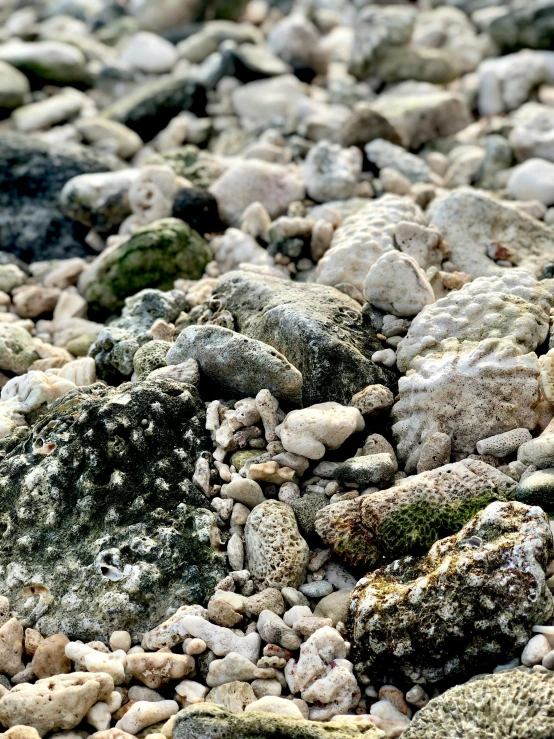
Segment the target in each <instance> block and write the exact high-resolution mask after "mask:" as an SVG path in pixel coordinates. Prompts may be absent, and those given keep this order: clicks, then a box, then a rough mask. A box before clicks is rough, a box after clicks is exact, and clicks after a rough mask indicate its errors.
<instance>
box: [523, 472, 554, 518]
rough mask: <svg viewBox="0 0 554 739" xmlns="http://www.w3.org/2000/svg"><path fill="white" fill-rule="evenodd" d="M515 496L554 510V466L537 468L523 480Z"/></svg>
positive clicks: (546, 509) (531, 503) (529, 503)
mask: <svg viewBox="0 0 554 739" xmlns="http://www.w3.org/2000/svg"><path fill="white" fill-rule="evenodd" d="M514 498H515V499H516V500H519V501H521V502H522V503H527V505H539V506H540V507H541V508H543V509H544V510H545V511H554V467H552V468H550V469H545V470H537V471H536V472H533V473H532V474H531V475H529V476H528V477H526V478H524V479H523V480H521V482H519V483H518V486H517V488H516V491H515V494H514Z"/></svg>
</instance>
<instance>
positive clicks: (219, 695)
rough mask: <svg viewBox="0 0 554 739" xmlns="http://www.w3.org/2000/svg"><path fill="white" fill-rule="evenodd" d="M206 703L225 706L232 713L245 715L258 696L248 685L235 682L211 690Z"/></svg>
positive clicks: (238, 681)
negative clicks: (247, 708) (245, 711)
mask: <svg viewBox="0 0 554 739" xmlns="http://www.w3.org/2000/svg"><path fill="white" fill-rule="evenodd" d="M206 701H207V702H208V703H215V704H217V705H218V706H223V708H226V709H227V710H228V711H230V712H231V713H243V712H244V710H245V709H246V707H247V706H248V705H249V704H250V703H254V702H255V701H256V695H255V693H254V691H253V690H252V688H251V687H250V685H249V684H248V683H245V682H241V681H240V680H233V681H232V682H230V683H224V684H223V685H218V687H217V688H213V689H212V690H210V692H209V693H208V695H207V696H206Z"/></svg>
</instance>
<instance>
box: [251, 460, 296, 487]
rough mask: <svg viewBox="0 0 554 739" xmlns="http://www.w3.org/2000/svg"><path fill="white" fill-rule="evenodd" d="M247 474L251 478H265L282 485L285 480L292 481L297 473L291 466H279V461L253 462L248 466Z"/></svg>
mask: <svg viewBox="0 0 554 739" xmlns="http://www.w3.org/2000/svg"><path fill="white" fill-rule="evenodd" d="M247 474H248V478H249V479H250V480H263V481H264V482H271V483H275V484H276V485H281V484H282V483H284V482H292V481H293V480H294V478H295V475H296V473H295V471H294V470H293V469H291V468H290V467H279V465H278V464H277V462H259V463H258V464H252V465H250V467H249V468H248V473H247Z"/></svg>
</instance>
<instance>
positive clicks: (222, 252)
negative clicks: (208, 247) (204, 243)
mask: <svg viewBox="0 0 554 739" xmlns="http://www.w3.org/2000/svg"><path fill="white" fill-rule="evenodd" d="M253 205H257V203H253ZM247 210H248V209H247ZM211 243H212V246H213V248H214V250H215V259H216V262H217V266H218V268H219V271H220V273H221V274H225V273H226V272H230V271H231V270H233V269H237V268H239V269H240V267H241V265H242V264H248V265H251V264H255V265H261V266H265V265H267V266H268V267H272V266H273V265H274V261H273V257H272V256H270V254H269V253H268V251H267V250H266V249H264V248H263V247H262V246H260V245H259V243H258V242H257V241H256V239H255V238H253V237H252V236H250V235H249V234H247V233H244V231H242V230H239V229H238V228H228V229H227V230H226V231H225V233H224V234H223V236H221V237H220V238H218V239H217V240H215V242H214V241H212V242H211Z"/></svg>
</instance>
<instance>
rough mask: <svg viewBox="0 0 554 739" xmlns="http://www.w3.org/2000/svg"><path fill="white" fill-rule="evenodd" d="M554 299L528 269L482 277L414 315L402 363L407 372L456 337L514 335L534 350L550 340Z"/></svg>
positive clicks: (479, 338)
mask: <svg viewBox="0 0 554 739" xmlns="http://www.w3.org/2000/svg"><path fill="white" fill-rule="evenodd" d="M552 302H553V298H552V295H551V293H550V292H549V291H548V290H546V289H545V288H544V287H543V285H542V284H541V283H540V282H537V281H535V280H534V279H533V278H532V277H531V276H530V275H529V274H528V273H527V272H525V271H524V270H521V269H511V270H508V271H505V272H504V273H502V274H500V275H498V276H496V275H494V276H492V275H491V276H490V277H479V278H478V279H476V280H473V281H472V282H470V283H468V284H466V285H464V286H463V287H462V289H461V290H453V291H452V292H450V293H449V294H448V295H447V296H446V297H444V298H441V299H440V300H438V301H437V302H436V303H434V304H433V305H428V306H427V307H425V308H424V309H423V310H422V311H421V313H419V315H417V316H416V317H415V318H414V320H413V321H412V324H411V325H410V328H409V329H408V334H407V336H406V338H404V339H403V340H402V341H401V343H400V345H399V347H398V351H397V362H398V367H399V369H400V370H402V371H403V372H406V371H407V370H408V369H409V368H410V367H411V366H412V362H413V360H414V359H415V357H417V356H426V355H431V354H435V355H436V354H439V353H442V352H444V351H446V348H447V347H448V346H449V343H448V340H449V339H452V338H456V339H458V340H459V341H460V342H464V344H465V345H466V346H469V344H470V343H471V344H477V343H478V342H479V341H482V340H484V339H489V338H495V337H507V338H508V337H509V338H510V339H511V341H513V342H514V343H515V344H516V346H517V347H518V348H519V349H521V351H522V352H524V353H526V352H530V351H534V350H535V349H536V348H537V347H538V346H540V345H541V344H542V343H543V342H544V341H545V340H546V337H547V334H548V315H549V313H550V306H551V305H552ZM481 438H485V437H484V436H481Z"/></svg>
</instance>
